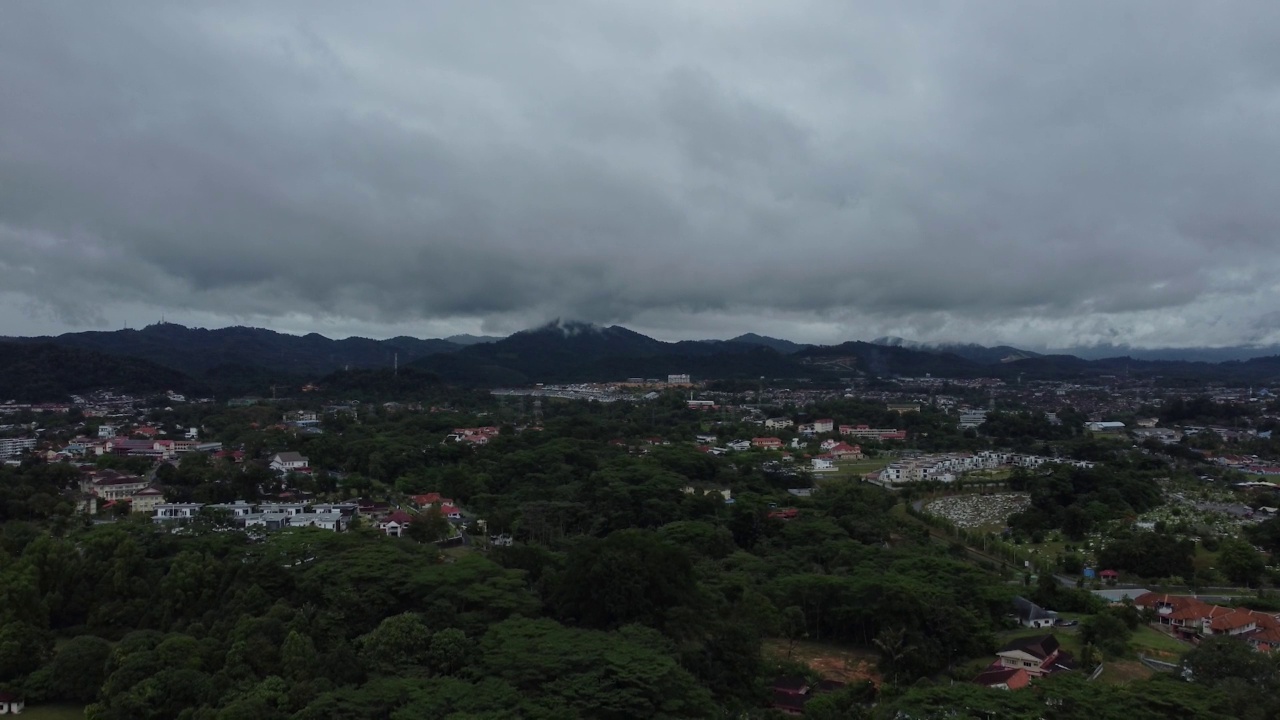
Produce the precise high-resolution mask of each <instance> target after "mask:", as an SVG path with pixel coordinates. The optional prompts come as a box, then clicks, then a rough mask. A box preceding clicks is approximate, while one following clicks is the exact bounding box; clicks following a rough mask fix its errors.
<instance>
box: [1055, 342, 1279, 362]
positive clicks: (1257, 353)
mask: <svg viewBox="0 0 1280 720" xmlns="http://www.w3.org/2000/svg"><path fill="white" fill-rule="evenodd" d="M1047 352H1058V353H1066V354H1069V355H1075V356H1076V357H1079V358H1084V359H1085V360H1104V359H1107V358H1115V357H1127V358H1131V359H1133V360H1152V361H1170V360H1172V361H1178V360H1181V361H1186V362H1210V363H1221V362H1230V361H1233V360H1252V359H1253V358H1263V357H1274V356H1276V355H1280V345H1236V346H1231V347H1203V348H1196V347H1191V348H1131V347H1129V346H1128V345H1107V344H1102V345H1089V346H1081V347H1070V348H1063V349H1060V350H1053V351H1047Z"/></svg>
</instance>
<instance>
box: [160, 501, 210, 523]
mask: <svg viewBox="0 0 1280 720" xmlns="http://www.w3.org/2000/svg"><path fill="white" fill-rule="evenodd" d="M202 507H204V505H202V504H201V503H161V504H159V505H156V514H155V517H153V518H151V519H152V520H154V521H156V522H175V521H183V520H191V519H193V518H195V517H197V516H199V515H200V508H202Z"/></svg>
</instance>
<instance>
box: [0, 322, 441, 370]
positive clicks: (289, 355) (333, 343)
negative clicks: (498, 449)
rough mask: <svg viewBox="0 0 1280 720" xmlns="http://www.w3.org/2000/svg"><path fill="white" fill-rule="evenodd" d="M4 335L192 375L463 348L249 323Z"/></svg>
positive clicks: (326, 365) (331, 366)
mask: <svg viewBox="0 0 1280 720" xmlns="http://www.w3.org/2000/svg"><path fill="white" fill-rule="evenodd" d="M5 339H7V340H10V341H13V342H26V343H30V342H38V343H52V344H55V345H61V346H64V347H77V348H83V349H87V350H94V351H97V352H104V353H110V354H113V355H124V356H128V357H136V358H141V359H144V360H149V361H151V362H153V363H156V364H158V365H163V366H165V367H169V368H173V369H175V370H180V371H182V372H184V373H187V374H190V375H199V374H201V373H204V372H206V371H208V370H211V369H213V368H216V367H218V366H222V365H242V366H258V367H262V368H267V369H270V370H279V371H284V372H289V373H295V374H299V375H323V374H327V373H330V372H333V371H335V370H340V369H343V368H345V367H352V368H374V367H392V366H393V365H394V364H395V361H396V354H397V353H399V361H400V363H401V364H402V365H403V364H408V363H410V362H413V361H414V360H417V359H418V358H421V357H424V356H426V355H430V354H432V353H438V352H452V351H455V350H457V349H459V348H460V347H461V346H460V345H457V344H455V343H451V342H449V341H447V340H419V339H417V338H411V337H396V338H392V339H390V340H370V339H368V338H347V339H345V340H331V339H329V338H327V337H325V336H323V335H319V334H316V333H311V334H310V335H287V334H285V333H279V332H275V331H273V330H264V329H261V328H250V327H229V328H220V329H217V330H205V329H203V328H188V327H184V326H182V325H175V324H173V323H160V324H156V325H148V326H147V327H145V328H142V329H141V330H114V331H109V332H78V333H66V334H64V335H59V336H57V337H38V338H5Z"/></svg>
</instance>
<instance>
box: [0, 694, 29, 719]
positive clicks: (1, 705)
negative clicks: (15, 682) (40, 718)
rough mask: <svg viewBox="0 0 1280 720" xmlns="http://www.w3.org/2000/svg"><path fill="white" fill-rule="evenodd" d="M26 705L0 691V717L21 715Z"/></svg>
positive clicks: (17, 698)
mask: <svg viewBox="0 0 1280 720" xmlns="http://www.w3.org/2000/svg"><path fill="white" fill-rule="evenodd" d="M26 705H27V704H26V703H25V702H23V700H22V698H20V697H18V696H17V695H14V694H13V693H11V692H5V691H3V690H0V715H21V714H22V711H23V710H24V709H25V708H26Z"/></svg>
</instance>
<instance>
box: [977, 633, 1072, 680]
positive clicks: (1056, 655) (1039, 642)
mask: <svg viewBox="0 0 1280 720" xmlns="http://www.w3.org/2000/svg"><path fill="white" fill-rule="evenodd" d="M996 656H997V657H998V658H999V660H998V661H997V662H996V663H994V664H993V665H992V667H993V668H994V667H997V666H999V667H1005V668H1020V669H1022V670H1026V671H1027V675H1029V676H1031V677H1032V678H1033V679H1034V678H1038V677H1042V676H1044V675H1048V674H1050V673H1055V672H1062V671H1066V670H1075V669H1076V666H1075V662H1074V660H1073V659H1072V657H1071V654H1070V653H1068V652H1066V651H1065V650H1063V649H1062V646H1061V645H1060V644H1059V643H1058V638H1056V637H1054V636H1053V635H1037V636H1033V637H1025V638H1016V639H1014V640H1010V641H1009V642H1007V643H1005V644H1004V646H1003V647H1001V648H1000V649H999V650H997V651H996Z"/></svg>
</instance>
